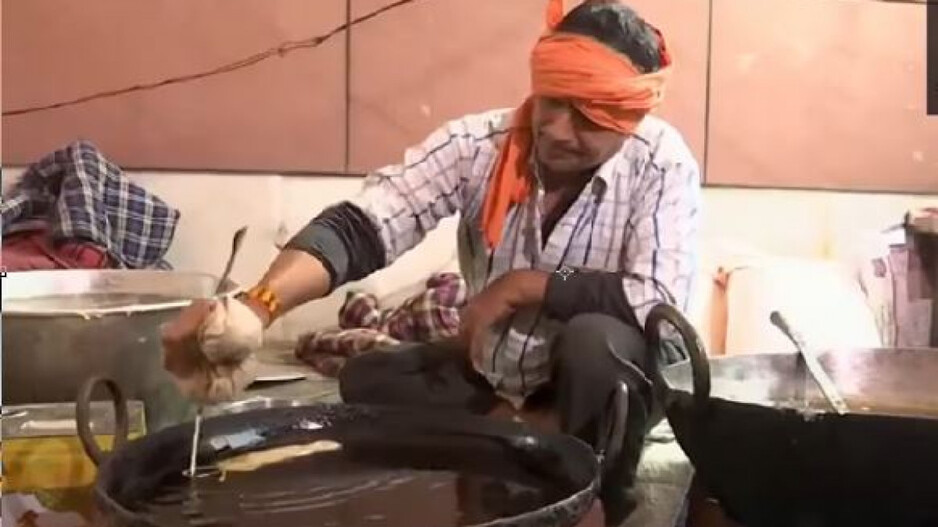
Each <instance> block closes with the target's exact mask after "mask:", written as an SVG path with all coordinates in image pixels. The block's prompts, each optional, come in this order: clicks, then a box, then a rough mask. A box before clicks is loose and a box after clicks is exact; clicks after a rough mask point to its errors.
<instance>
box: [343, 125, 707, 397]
mask: <svg viewBox="0 0 938 527" xmlns="http://www.w3.org/2000/svg"><path fill="white" fill-rule="evenodd" d="M510 118H511V110H496V111H492V112H488V113H485V114H480V115H471V116H467V117H464V118H462V119H459V120H455V121H452V122H450V123H448V124H447V125H445V126H444V127H443V128H441V129H440V130H438V131H436V132H435V133H433V134H432V135H431V136H430V138H429V139H427V140H426V141H425V142H424V143H423V144H422V145H420V146H417V147H415V148H412V149H410V150H408V151H407V152H406V154H405V159H404V163H403V164H402V165H397V166H390V167H386V168H384V169H381V170H378V171H376V172H375V173H373V174H370V175H369V176H368V177H367V178H366V180H365V186H364V189H363V190H362V192H361V193H360V194H359V195H358V196H357V197H356V198H355V199H354V200H353V203H354V204H355V205H357V206H359V207H360V208H361V209H362V210H364V211H366V212H367V213H368V214H369V215H370V216H371V218H372V220H373V221H374V222H375V224H376V225H377V226H378V227H379V231H380V236H381V240H382V242H383V244H384V247H385V250H386V260H387V262H388V264H390V263H391V262H393V261H395V260H396V259H397V258H398V257H400V256H401V255H402V254H403V253H404V252H406V251H408V250H409V249H411V248H412V247H414V246H415V245H417V244H418V243H419V242H420V241H421V240H422V239H423V238H424V236H425V235H426V233H427V232H428V231H430V230H431V229H433V228H434V227H436V225H437V224H438V223H439V222H440V220H442V219H443V218H445V217H447V216H451V215H453V214H457V213H459V214H461V221H460V226H459V234H458V236H459V240H458V247H459V255H460V268H461V272H462V275H463V277H464V278H465V279H466V281H467V284H468V288H469V292H470V295H472V294H476V293H478V292H479V291H481V290H482V289H483V288H484V287H486V286H487V285H488V284H489V283H490V282H491V281H492V280H494V279H495V278H497V277H499V276H500V275H502V274H504V273H506V272H508V271H510V270H512V269H519V268H530V269H539V270H543V271H547V272H556V271H557V270H559V269H560V268H561V267H562V266H570V267H576V268H586V269H594V270H599V271H609V272H617V273H621V274H622V276H623V280H622V287H623V288H624V290H625V293H626V298H628V300H629V302H630V303H631V305H632V307H633V309H634V310H635V314H636V316H637V317H638V320H639V322H640V323H644V319H645V316H646V315H647V313H648V310H649V309H650V308H651V307H652V306H653V305H654V304H656V303H658V302H662V301H665V302H670V303H672V304H675V305H677V306H679V307H686V302H687V299H688V296H689V294H690V290H691V286H692V281H693V278H694V271H695V267H696V262H695V252H696V247H695V246H694V242H695V240H696V234H697V231H698V223H699V214H698V212H699V207H700V175H699V169H698V166H697V162H696V161H695V160H694V157H693V155H692V154H691V152H690V150H689V149H688V147H687V146H686V144H685V143H684V141H683V139H682V138H681V136H680V134H679V133H678V132H677V131H676V130H675V129H674V128H672V127H671V126H670V125H668V124H667V123H665V122H664V121H662V120H660V119H658V118H655V117H648V118H646V119H645V120H644V121H643V122H642V123H641V125H640V126H639V128H638V129H637V130H636V132H635V134H634V135H633V136H632V137H630V138H629V139H628V140H627V141H625V143H624V144H623V147H622V150H621V151H620V152H619V153H618V154H617V155H615V156H613V157H612V158H611V159H610V160H609V161H607V162H606V163H605V164H603V165H602V166H601V167H600V168H599V169H598V170H597V171H596V173H595V174H594V176H593V179H592V181H591V182H590V184H587V185H586V186H585V187H584V189H583V191H582V192H581V194H580V196H579V197H578V198H577V199H576V201H575V202H574V203H573V204H572V205H571V206H570V208H569V209H568V210H567V211H566V212H565V214H564V215H563V217H562V218H561V219H560V221H559V222H558V223H557V225H556V226H555V227H554V229H553V231H552V232H551V233H550V235H549V238H548V239H547V240H546V243H545V240H542V239H541V224H542V212H541V209H542V207H541V204H542V202H543V198H544V190H543V188H542V186H541V185H540V184H538V185H537V188H536V199H531V200H528V202H527V203H526V204H525V205H522V206H519V207H515V208H514V209H513V210H512V211H511V213H510V214H509V216H508V218H507V221H506V223H505V228H504V232H503V234H502V238H501V242H500V244H499V245H498V246H497V248H496V249H495V250H494V251H490V250H488V249H487V247H486V244H485V242H484V239H483V236H482V232H481V228H480V226H481V219H480V217H481V212H482V203H483V201H484V196H485V191H486V188H487V185H488V178H489V176H490V175H491V173H492V166H493V165H494V163H495V160H496V157H497V156H498V152H499V147H500V143H501V140H502V138H503V137H504V135H505V132H506V130H507V128H508V126H509V124H510ZM560 324H561V323H560V322H558V321H554V320H550V319H548V318H547V317H545V316H542V312H541V309H540V308H539V307H533V308H529V309H524V310H521V311H519V312H517V313H515V314H514V315H513V316H511V317H510V318H509V319H508V320H507V321H504V323H502V324H500V325H498V326H497V327H494V328H492V331H491V332H490V334H489V335H488V339H487V341H486V342H485V343H484V345H483V363H482V364H481V365H477V367H479V368H480V373H482V374H483V375H485V377H486V378H487V379H488V380H489V382H491V383H492V385H493V387H494V388H495V389H496V391H497V392H498V393H499V394H500V395H502V396H503V397H505V398H507V399H508V400H509V401H512V402H513V403H515V404H516V405H520V404H521V402H522V401H523V399H524V398H525V397H526V396H527V395H530V394H531V393H532V392H533V391H535V390H536V389H537V388H538V387H540V386H542V385H544V384H545V383H547V382H548V381H549V380H550V373H551V360H550V358H551V357H550V347H551V343H552V340H553V338H554V336H555V335H556V334H557V332H558V329H559V328H560Z"/></svg>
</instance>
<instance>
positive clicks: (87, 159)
mask: <svg viewBox="0 0 938 527" xmlns="http://www.w3.org/2000/svg"><path fill="white" fill-rule="evenodd" d="M11 194H12V195H11V196H9V197H6V196H5V197H4V200H3V203H2V205H0V213H2V219H3V234H4V235H9V234H13V233H15V232H21V231H26V230H32V229H35V228H37V227H47V228H48V229H49V230H50V234H51V236H52V239H53V240H54V241H56V242H58V241H77V240H80V241H85V242H90V243H93V244H95V245H98V246H100V247H101V248H102V249H104V250H105V251H106V252H107V253H108V255H109V256H111V258H113V259H114V261H116V262H118V263H119V264H120V265H121V266H123V267H128V268H132V269H140V268H147V267H160V268H169V264H168V263H166V262H164V261H163V256H164V255H165V254H166V251H167V250H168V249H169V246H170V244H171V243H172V240H173V234H174V232H175V230H176V224H177V223H178V221H179V211H177V210H176V209H174V208H172V207H170V206H169V205H167V204H166V203H165V202H163V200H161V199H160V198H158V197H156V196H154V195H153V194H151V193H150V192H147V191H146V190H145V189H144V188H142V187H140V186H139V185H136V184H134V183H132V182H131V181H130V180H129V179H128V178H127V177H125V176H124V174H123V172H122V171H121V169H120V168H119V167H117V166H116V165H114V164H112V163H111V162H110V161H108V160H107V159H105V158H104V156H103V155H102V154H101V153H100V152H99V151H98V150H97V148H95V146H94V145H92V144H91V143H88V142H85V141H77V142H75V143H72V144H70V145H68V146H66V147H65V148H63V149H61V150H57V151H55V152H53V153H51V154H49V155H47V156H45V157H43V158H42V159H41V160H40V161H39V162H38V163H35V164H33V165H31V166H30V167H29V169H28V170H27V171H26V172H25V173H24V174H23V178H22V180H20V181H19V182H18V183H17V185H16V187H15V188H14V189H13V190H12V191H11Z"/></svg>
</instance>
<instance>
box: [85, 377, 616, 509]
mask: <svg viewBox="0 0 938 527" xmlns="http://www.w3.org/2000/svg"><path fill="white" fill-rule="evenodd" d="M97 384H103V385H104V386H105V387H107V388H108V389H109V390H110V392H111V395H112V397H113V398H114V400H115V405H116V415H117V417H118V420H119V421H120V420H121V419H124V418H126V409H125V408H124V407H123V405H124V398H123V394H122V393H121V391H120V389H119V387H118V386H117V384H116V383H114V382H113V381H110V380H107V379H90V380H89V381H88V383H87V384H86V385H85V386H84V388H83V389H82V391H81V392H80V398H79V400H78V404H77V406H78V412H77V415H78V419H77V420H78V430H79V437H80V438H81V439H82V443H83V444H84V446H85V448H86V450H87V452H88V454H89V456H90V457H91V458H92V459H94V460H95V461H96V463H100V469H99V473H98V477H97V481H96V483H95V488H94V493H95V499H96V501H97V504H98V509H99V511H100V512H101V516H102V525H104V526H108V527H117V526H122V527H123V526H133V527H138V526H141V527H143V526H147V527H155V526H159V527H173V526H177V525H178V526H183V525H185V526H196V525H202V526H209V525H211V526H219V527H220V526H227V527H233V526H242V525H244V526H247V525H251V526H254V525H258V524H260V523H261V522H264V523H266V524H267V525H276V526H277V527H291V526H300V525H302V526H312V525H316V526H326V525H332V526H336V527H340V526H341V527H348V526H352V525H373V526H388V527H389V526H407V527H412V526H415V525H419V526H426V527H432V526H450V525H452V526H456V525H459V526H463V525H478V526H483V525H484V526H486V527H496V526H497V527H507V526H513V527H514V526H518V527H528V526H530V527H540V526H544V527H547V526H550V527H563V526H573V525H576V524H577V523H578V522H579V521H580V520H581V519H583V517H584V516H585V515H586V513H587V512H588V511H589V509H590V507H591V505H592V503H593V500H594V498H595V496H596V493H597V490H598V488H599V485H600V474H601V473H602V472H601V466H602V463H603V461H604V459H605V458H606V457H607V456H608V458H613V459H614V456H615V453H614V452H613V451H612V447H610V450H609V451H608V452H605V451H604V449H602V448H601V449H599V451H598V453H594V452H593V450H592V449H591V448H590V447H589V446H587V445H586V444H585V443H583V442H581V441H579V440H578V439H576V438H573V437H569V436H563V435H553V434H540V433H534V432H532V431H530V430H529V429H527V428H525V427H523V426H522V425H519V424H517V423H512V422H508V421H497V420H490V419H485V418H481V417H475V416H471V415H469V414H459V413H445V414H442V413H434V412H427V411H421V412H419V413H418V412H413V411H409V410H407V409H404V408H381V407H365V406H354V405H341V404H333V405H329V404H319V405H310V406H301V407H284V408H269V409H262V410H252V411H247V412H240V413H237V414H230V415H222V416H217V417H211V418H208V419H206V420H205V422H204V423H203V428H202V433H203V442H202V445H201V447H200V449H199V465H200V466H208V465H213V464H214V463H215V462H217V461H218V460H222V459H227V458H230V457H233V456H236V455H239V454H242V453H245V452H251V451H257V450H266V449H270V448H274V447H279V446H284V445H291V444H298V443H309V442H311V441H316V440H320V439H327V440H331V441H335V442H338V443H340V444H341V445H342V448H341V450H339V451H335V452H328V453H317V454H315V455H313V456H308V457H304V458H296V459H292V460H289V461H285V462H282V463H279V464H276V465H273V466H269V467H264V468H262V469H260V470H257V471H254V472H248V473H235V474H226V475H225V477H224V478H223V481H222V478H221V477H220V475H218V474H215V475H210V476H206V477H202V478H197V479H196V480H195V481H194V482H192V481H190V480H189V479H187V478H186V477H185V476H184V475H183V472H184V470H185V469H186V467H187V465H188V456H189V441H190V439H191V437H192V424H191V423H190V424H185V425H178V426H174V427H171V428H167V429H164V430H161V431H159V432H156V433H154V434H151V435H148V436H146V437H143V438H141V439H138V440H135V441H131V442H129V443H128V442H126V441H125V440H124V439H123V438H122V437H121V436H120V434H121V433H123V432H124V431H125V430H126V425H125V424H120V423H119V424H118V430H119V432H118V437H117V441H116V442H115V445H116V446H115V449H114V451H112V452H111V453H109V454H106V455H105V454H104V453H102V452H101V451H100V450H99V448H98V446H97V445H96V443H95V440H94V437H93V436H92V431H91V430H90V428H89V426H88V423H87V421H86V420H85V419H84V418H83V415H85V412H86V409H87V407H88V406H89V404H90V399H91V393H92V391H93V389H94V388H95V386H96V385H97ZM618 395H619V397H614V398H613V400H612V401H611V402H610V407H611V411H610V413H609V416H610V419H607V423H604V425H603V426H604V429H603V432H604V433H603V434H602V435H601V437H605V438H607V441H606V442H605V443H604V444H606V445H620V444H622V434H624V423H625V422H626V421H625V417H626V416H625V415H624V414H623V413H621V412H620V410H622V411H624V410H625V408H627V406H626V405H625V404H623V403H625V402H626V399H625V397H624V396H625V393H624V392H623V393H620V394H618Z"/></svg>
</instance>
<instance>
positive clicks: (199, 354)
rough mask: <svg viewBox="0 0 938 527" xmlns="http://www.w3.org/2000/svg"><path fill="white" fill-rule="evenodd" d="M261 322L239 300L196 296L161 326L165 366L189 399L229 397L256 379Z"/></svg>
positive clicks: (209, 400)
mask: <svg viewBox="0 0 938 527" xmlns="http://www.w3.org/2000/svg"><path fill="white" fill-rule="evenodd" d="M263 328H264V323H263V321H262V320H261V318H260V317H259V316H258V315H257V314H256V312H255V311H254V310H252V309H251V308H250V307H248V306H247V305H245V304H243V303H242V302H240V301H238V300H235V299H223V300H220V301H217V302H208V301H204V300H198V301H195V302H193V303H192V305H191V306H189V307H187V308H186V309H184V310H183V311H182V313H180V315H179V317H177V318H176V319H175V320H173V321H172V322H170V323H169V324H167V325H166V326H164V327H163V335H162V337H163V366H164V367H165V368H166V370H167V371H169V372H170V373H171V374H172V375H173V377H174V379H175V380H176V384H177V385H178V386H179V388H180V390H181V391H182V392H183V394H184V395H186V396H187V397H189V398H190V399H193V400H195V401H198V402H200V403H203V404H204V403H217V402H222V401H227V400H231V399H233V398H234V397H235V396H236V395H237V394H238V393H239V392H240V391H242V390H243V389H244V388H246V387H247V386H248V385H249V384H250V383H251V382H253V380H254V375H255V373H254V372H255V370H256V366H257V362H256V361H257V359H256V358H255V357H254V353H255V352H256V351H257V350H258V349H260V347H261V345H262V342H263Z"/></svg>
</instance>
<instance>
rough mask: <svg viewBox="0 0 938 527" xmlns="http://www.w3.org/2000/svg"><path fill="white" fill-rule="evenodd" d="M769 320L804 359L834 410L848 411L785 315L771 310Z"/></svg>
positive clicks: (822, 368)
mask: <svg viewBox="0 0 938 527" xmlns="http://www.w3.org/2000/svg"><path fill="white" fill-rule="evenodd" d="M769 320H771V321H772V324H774V325H775V327H777V328H778V329H780V330H781V331H782V333H784V334H785V336H786V337H788V339H789V340H791V341H792V343H793V344H794V345H795V349H797V350H798V353H799V354H800V355H801V358H802V359H804V362H805V364H807V366H808V372H809V373H810V374H811V377H813V378H814V382H816V383H817V385H818V386H819V387H820V388H821V392H822V393H823V394H824V397H825V398H826V399H827V402H828V403H830V405H831V406H832V407H833V408H834V411H836V412H837V413H838V414H840V415H844V414H846V413H848V412H849V411H850V407H848V406H847V402H846V401H844V398H843V397H841V396H840V392H838V391H837V387H836V386H835V385H834V381H833V379H831V378H830V376H829V375H827V372H826V371H824V367H823V366H821V362H820V361H818V360H817V356H816V355H815V354H814V353H813V352H809V351H808V350H807V349H806V348H805V345H804V341H803V340H802V339H801V337H800V336H799V335H798V333H796V332H795V330H794V329H793V328H792V327H791V325H790V324H788V321H787V320H785V317H783V316H782V314H781V313H779V312H778V311H773V312H772V314H771V315H770V316H769Z"/></svg>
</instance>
